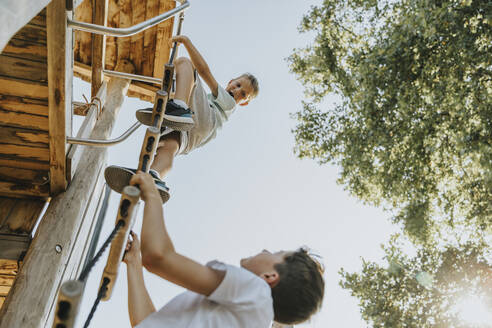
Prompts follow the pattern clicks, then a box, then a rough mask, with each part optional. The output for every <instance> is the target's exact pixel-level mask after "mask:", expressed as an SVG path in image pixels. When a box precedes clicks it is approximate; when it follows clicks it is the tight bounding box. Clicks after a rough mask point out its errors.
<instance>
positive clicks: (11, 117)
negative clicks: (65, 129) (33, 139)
mask: <svg viewBox="0 0 492 328" xmlns="http://www.w3.org/2000/svg"><path fill="white" fill-rule="evenodd" d="M0 124H2V125H9V126H18V127H23V128H27V129H34V130H37V129H39V130H42V131H48V126H49V122H48V117H47V116H40V115H32V114H27V113H21V112H11V111H6V110H3V109H0Z"/></svg>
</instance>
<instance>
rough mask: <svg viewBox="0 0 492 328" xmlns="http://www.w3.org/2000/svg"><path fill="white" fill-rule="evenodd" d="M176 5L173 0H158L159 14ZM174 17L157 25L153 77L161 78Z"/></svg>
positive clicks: (166, 59) (167, 55)
mask: <svg viewBox="0 0 492 328" xmlns="http://www.w3.org/2000/svg"><path fill="white" fill-rule="evenodd" d="M174 7H176V2H175V1H169V0H160V3H159V14H162V13H165V12H166V11H169V10H170V9H172V8H174ZM173 24H174V17H173V18H171V19H168V20H166V21H165V22H162V23H160V24H159V25H157V40H156V46H155V58H154V77H158V78H162V77H163V75H164V64H166V63H167V61H168V60H169V42H168V41H169V38H171V36H172V33H173Z"/></svg>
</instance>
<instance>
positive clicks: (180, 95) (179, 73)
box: [174, 57, 195, 104]
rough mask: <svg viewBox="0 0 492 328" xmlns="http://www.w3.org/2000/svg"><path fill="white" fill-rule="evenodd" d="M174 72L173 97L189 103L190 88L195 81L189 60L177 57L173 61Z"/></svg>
mask: <svg viewBox="0 0 492 328" xmlns="http://www.w3.org/2000/svg"><path fill="white" fill-rule="evenodd" d="M174 67H175V72H176V92H175V93H174V99H179V100H182V101H184V102H185V103H187V104H189V102H188V101H189V99H190V94H191V89H192V88H193V84H194V82H195V77H194V75H195V72H194V68H193V64H192V63H191V60H189V59H188V58H186V57H179V58H177V59H176V61H175V62H174Z"/></svg>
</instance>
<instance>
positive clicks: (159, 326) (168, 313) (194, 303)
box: [137, 261, 273, 328]
mask: <svg viewBox="0 0 492 328" xmlns="http://www.w3.org/2000/svg"><path fill="white" fill-rule="evenodd" d="M207 265H208V266H210V267H211V268H214V269H216V270H222V271H225V272H226V274H225V276H224V279H223V280H222V282H221V283H220V285H219V286H218V287H217V289H216V290H215V291H214V292H213V293H212V294H211V295H210V296H208V297H206V296H203V295H200V294H197V293H194V292H190V291H186V292H184V293H182V294H180V295H178V296H176V297H175V298H173V299H172V300H171V301H169V303H167V304H166V305H164V307H162V308H161V309H160V310H159V311H156V312H154V313H152V314H151V315H149V316H148V317H147V318H145V319H144V320H143V321H142V322H141V323H140V324H139V325H138V326H137V328H168V327H169V328H171V327H172V328H226V327H227V328H270V327H271V324H272V320H273V300H272V296H271V289H270V286H269V285H268V284H267V283H266V282H265V281H264V280H263V279H261V278H260V277H258V276H257V275H255V274H253V273H251V272H249V271H248V270H245V269H243V268H239V267H236V266H232V265H228V264H224V263H221V262H217V261H212V262H209V263H207Z"/></svg>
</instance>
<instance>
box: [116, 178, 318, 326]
mask: <svg viewBox="0 0 492 328" xmlns="http://www.w3.org/2000/svg"><path fill="white" fill-rule="evenodd" d="M131 184H132V185H135V184H138V185H139V187H140V190H141V192H142V194H141V195H142V199H143V200H144V201H145V207H144V218H143V225H142V233H141V235H142V245H141V257H140V244H139V241H138V238H137V236H136V235H135V234H133V233H132V236H133V242H131V243H129V244H128V245H127V251H128V252H127V254H126V255H125V259H124V261H125V263H126V264H127V266H128V270H127V273H128V309H129V314H130V321H131V324H132V326H133V327H135V326H137V325H138V328H153V327H173V328H181V327H183V328H184V327H187V328H194V327H200V328H208V327H210V328H212V327H214V328H216V327H221V328H222V327H224V328H225V327H227V328H235V327H238V328H239V327H241V328H249V327H251V328H262V327H264V328H269V327H270V326H271V323H272V320H275V321H277V322H280V323H285V324H294V323H300V322H302V321H305V320H307V319H308V318H309V317H310V316H311V315H312V314H313V313H314V312H316V311H317V310H318V309H319V308H320V306H321V302H322V299H323V294H324V281H323V277H322V269H321V267H320V265H319V263H318V262H316V261H315V260H313V259H312V258H311V257H310V256H309V254H308V253H307V252H306V251H305V250H303V249H300V250H297V251H293V252H285V251H281V252H277V253H273V254H272V253H270V252H268V251H265V250H264V251H263V252H261V253H259V254H257V255H255V256H252V257H249V258H245V259H242V260H241V267H240V268H239V267H235V266H232V265H227V264H223V263H220V262H210V263H208V264H207V265H206V266H205V265H202V264H199V263H197V262H195V261H193V260H191V259H189V258H187V257H185V256H183V255H181V254H179V253H177V252H176V251H175V249H174V246H173V243H172V241H171V239H170V237H169V235H168V233H167V230H166V226H165V224H164V220H163V211H162V204H161V200H160V195H159V192H158V191H157V188H156V186H155V184H154V182H153V179H152V177H151V176H150V175H149V174H145V173H142V172H138V173H137V174H136V175H134V176H133V177H132V179H131ZM142 265H143V266H144V267H145V268H146V269H147V270H148V271H150V272H152V273H154V274H156V275H158V276H160V277H162V278H164V279H166V280H168V281H170V282H172V283H174V284H177V285H179V286H182V287H184V288H186V289H188V291H186V292H184V293H182V294H180V295H178V296H176V297H175V298H174V299H172V300H171V301H170V302H169V303H168V304H166V305H165V306H164V307H163V308H161V309H160V310H159V311H157V312H156V310H155V307H154V305H153V304H152V301H151V299H150V297H149V294H148V292H147V290H146V288H145V285H144V280H143V272H142Z"/></svg>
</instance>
